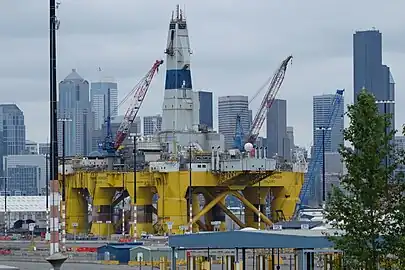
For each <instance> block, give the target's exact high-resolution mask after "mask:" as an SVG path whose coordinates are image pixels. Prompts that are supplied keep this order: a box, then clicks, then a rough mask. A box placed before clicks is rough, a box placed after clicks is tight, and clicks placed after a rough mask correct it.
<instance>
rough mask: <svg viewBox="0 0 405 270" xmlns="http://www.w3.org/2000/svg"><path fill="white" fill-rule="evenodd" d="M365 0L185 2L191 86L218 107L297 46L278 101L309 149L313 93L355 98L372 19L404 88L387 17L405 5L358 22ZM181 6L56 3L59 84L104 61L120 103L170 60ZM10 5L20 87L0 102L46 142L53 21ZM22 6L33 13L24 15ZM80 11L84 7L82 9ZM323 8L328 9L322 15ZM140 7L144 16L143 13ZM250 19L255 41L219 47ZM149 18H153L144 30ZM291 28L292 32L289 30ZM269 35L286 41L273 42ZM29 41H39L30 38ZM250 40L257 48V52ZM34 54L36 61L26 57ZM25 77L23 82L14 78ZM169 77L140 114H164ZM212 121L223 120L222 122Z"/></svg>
mask: <svg viewBox="0 0 405 270" xmlns="http://www.w3.org/2000/svg"><path fill="white" fill-rule="evenodd" d="M365 3H367V2H365V1H357V2H356V3H355V4H353V3H351V2H350V4H349V2H348V1H343V2H342V1H341V2H339V4H326V3H324V2H322V1H311V2H310V3H309V2H305V3H301V2H294V3H264V2H259V3H257V5H256V6H255V7H250V6H249V5H248V4H238V3H237V4H235V5H234V6H232V9H230V10H232V12H230V11H229V10H228V11H227V10H226V9H221V7H222V5H226V4H221V5H220V6H219V7H218V3H213V2H209V1H208V2H207V3H190V4H188V5H187V14H186V16H187V17H188V18H189V21H188V23H189V26H190V29H191V30H192V38H191V45H192V48H193V50H194V53H193V59H192V62H193V80H194V82H195V83H194V86H195V87H194V88H195V89H196V90H197V89H210V91H212V92H213V93H214V96H215V101H214V104H216V103H217V97H218V96H221V95H231V94H235V93H236V94H240V95H248V94H250V93H252V92H254V91H255V90H257V88H259V87H260V85H261V84H262V83H263V82H264V81H265V80H266V79H267V78H268V77H269V76H270V75H271V74H272V73H273V71H274V69H275V68H276V66H277V64H278V63H279V61H280V60H281V59H282V58H283V57H284V56H285V55H286V54H289V53H292V54H293V55H294V61H293V66H292V68H291V69H290V70H289V71H288V72H287V76H286V80H285V83H284V85H283V87H282V89H281V91H280V94H279V96H278V98H281V99H286V100H288V102H289V108H288V115H289V121H288V125H289V126H294V128H295V131H296V134H300V136H297V138H296V141H297V144H298V145H303V146H309V144H310V142H311V141H312V134H311V128H310V126H311V121H312V118H311V108H312V106H311V99H312V96H313V95H316V94H324V93H331V92H333V91H334V89H337V88H345V89H346V91H347V92H346V97H347V99H346V102H347V103H352V96H353V92H352V88H353V87H352V81H353V80H352V67H351V66H352V34H353V33H354V32H355V31H356V30H361V29H371V28H372V27H373V26H375V27H376V28H377V29H379V30H380V31H381V32H382V33H383V39H384V51H385V52H384V63H386V64H387V65H389V66H390V67H391V69H392V73H393V75H394V78H395V79H396V82H397V88H398V89H400V87H401V85H403V84H404V83H405V81H404V80H403V79H402V78H401V77H402V76H400V74H399V72H400V71H401V70H403V69H404V68H402V66H401V65H403V63H405V57H404V55H403V53H402V51H401V50H402V48H403V46H402V45H401V44H402V41H401V40H400V38H401V34H400V32H398V30H397V28H396V25H399V24H400V23H398V21H395V23H393V22H392V21H390V20H389V19H387V18H391V17H394V16H396V12H399V10H401V8H400V5H399V4H395V3H388V4H385V5H384V8H382V7H383V6H382V4H377V5H373V6H370V7H369V8H368V14H369V16H368V18H367V19H362V20H361V21H359V20H358V14H359V12H360V11H361V10H362V8H363V7H364V4H365ZM174 4H175V1H167V2H165V3H164V4H162V5H160V6H159V8H157V7H158V6H156V5H155V4H147V3H142V4H140V6H138V7H137V10H143V11H142V14H138V15H139V16H133V14H132V13H131V12H129V11H126V10H122V9H119V8H117V7H116V6H115V5H114V4H113V3H109V2H103V3H100V4H98V5H96V6H93V5H92V6H88V4H86V3H73V2H72V3H71V2H66V3H62V5H61V7H60V9H59V10H58V17H59V19H60V20H61V28H60V30H59V31H58V36H59V39H58V81H60V80H61V79H62V78H63V77H64V76H66V74H67V73H68V72H69V70H71V69H72V68H74V67H76V68H77V70H78V72H80V74H82V75H83V76H84V77H85V78H86V79H88V80H90V81H93V80H95V79H96V78H97V77H98V67H99V66H101V67H102V68H103V69H105V70H106V72H107V73H108V74H111V75H114V76H115V78H116V80H117V81H118V82H119V85H120V98H119V100H120V99H121V97H122V96H123V95H125V93H127V92H129V90H130V89H131V88H132V86H133V85H134V84H135V83H136V82H137V80H138V79H139V77H140V76H141V74H144V72H145V71H146V70H147V68H148V67H149V66H150V63H151V62H152V61H154V60H155V59H156V58H159V57H162V58H163V50H164V48H165V42H164V40H162V36H164V35H166V34H167V16H170V14H168V10H171V8H172V6H173V5H174ZM5 5H7V6H6V8H4V9H2V10H12V11H13V12H14V13H13V14H17V15H13V16H12V17H11V16H10V14H12V13H9V14H8V12H2V13H1V15H4V16H2V17H1V19H0V20H4V22H7V23H13V24H15V29H14V30H13V33H11V32H10V33H9V32H8V31H9V30H7V29H3V30H2V31H3V32H2V34H3V37H4V42H2V45H1V49H2V51H4V52H5V51H7V52H9V53H7V54H4V57H3V58H4V61H3V63H4V64H3V65H2V68H1V70H2V71H3V72H1V74H2V76H4V77H5V78H4V85H5V87H6V88H7V89H13V92H12V94H10V93H8V94H7V93H6V95H4V96H2V97H1V100H0V103H12V102H17V104H18V105H19V106H20V107H21V109H22V110H23V111H24V112H25V113H26V115H27V123H28V125H27V131H28V132H27V138H29V139H32V140H35V141H46V138H47V137H48V132H47V127H48V123H47V121H40V122H41V123H38V122H39V121H36V119H38V118H39V119H46V120H48V101H47V98H48V88H49V86H48V72H47V44H46V40H47V38H48V36H47V31H48V27H47V21H46V20H42V21H41V19H40V18H42V17H43V18H45V16H46V13H47V8H46V4H45V3H39V4H35V5H33V4H27V5H25V6H20V5H18V4H17V3H12V2H8V3H7V4H5ZM127 5H128V7H130V6H131V2H130V1H128V2H127ZM201 5H203V6H201ZM19 6H20V7H19ZM89 8H90V9H91V10H93V11H94V12H93V13H94V14H98V15H97V16H96V17H91V16H84V15H83V16H80V15H81V14H82V13H83V12H84V11H85V10H88V9H89ZM24 10H30V11H31V12H30V14H25V13H24ZM78 10H79V11H80V12H79V13H80V14H77V13H76V12H77V11H78ZM128 10H130V8H129V9H128ZM201 10H206V12H208V13H210V14H213V15H212V19H211V20H210V21H207V20H206V19H205V16H203V15H202V14H201ZM268 10H273V11H274V16H271V17H269V16H258V12H259V13H260V12H263V14H265V13H266V12H267V11H268ZM316 10H322V12H320V11H319V12H318V11H316ZM388 11H389V13H388ZM336 12H341V13H342V12H345V14H346V16H340V17H339V18H337V19H336V20H323V19H325V18H327V17H328V16H333V14H336ZM392 12H393V13H392ZM107 13H108V14H109V15H108V16H107V17H109V18H111V19H109V20H108V22H107V21H103V20H102V19H101V18H103V17H105V16H104V15H103V14H107ZM204 13H205V12H204ZM292 13H293V14H297V15H298V18H297V20H298V21H299V24H298V21H297V20H295V18H294V20H292V19H291V20H290V21H289V22H285V23H283V24H281V26H280V27H278V28H277V29H276V30H275V31H273V32H271V33H270V32H266V31H263V30H264V29H263V27H267V25H272V24H274V23H276V22H278V21H280V20H283V21H285V18H292V17H296V16H291V14H292ZM83 14H84V13H83ZM119 14H120V15H119ZM143 14H145V17H142V16H141V15H143ZM148 14H153V15H154V16H150V15H148ZM260 14H261V13H260ZM260 14H259V15H260ZM305 14H307V15H309V14H311V16H305V19H299V16H304V15H305ZM112 15H114V16H112ZM397 15H398V16H396V17H398V18H400V19H402V17H401V16H399V13H398V14H397ZM134 17H136V18H134ZM241 17H243V18H245V19H246V20H244V22H243V23H241V21H240V18H241ZM249 18H255V19H254V20H253V19H249ZM258 20H259V21H258ZM319 20H322V21H324V23H323V24H322V27H321V26H317V27H314V25H318V24H316V23H315V22H316V21H319ZM224 21H226V22H224ZM124 22H125V23H124ZM253 22H254V28H255V29H256V30H257V31H256V30H255V31H249V42H233V43H232V46H231V47H229V46H226V45H225V44H223V45H222V43H223V42H222V40H234V39H235V40H237V39H239V38H240V37H239V36H238V35H236V33H234V31H232V30H231V29H232V28H228V27H229V26H230V25H235V24H237V25H240V27H239V28H238V29H239V30H238V32H239V31H244V29H245V28H246V29H249V28H251V27H253V25H251V23H253ZM84 24H86V25H88V28H89V29H90V28H91V29H92V31H91V32H92V33H87V32H84V31H87V30H85V29H83V27H81V26H82V25H84ZM143 24H146V25H147V26H146V28H145V27H143ZM207 24H208V25H207ZM27 25H30V27H27ZM211 25H215V26H218V25H220V26H221V27H210V28H209V29H210V31H204V29H206V28H207V27H209V26H211ZM297 25H299V26H300V27H297ZM100 26H101V28H100ZM139 29H144V30H139ZM302 29H311V30H310V31H309V33H310V34H309V36H310V38H309V36H308V34H305V35H303V34H302V33H303V30H302ZM27 31H30V32H27ZM138 31H139V32H138ZM307 32H308V31H305V33H307ZM263 33H267V34H263ZM285 33H289V34H288V35H285ZM109 34H110V35H113V38H109V39H106V38H105V36H106V35H109ZM272 36H279V37H280V38H278V39H276V41H275V39H274V38H272ZM219 37H220V38H219ZM31 38H32V40H31ZM17 40H18V42H17ZM72 40H74V41H75V42H72ZM218 40H221V42H218ZM31 41H32V42H33V43H30V42H31ZM28 44H29V45H28ZM94 44H97V46H94ZM297 44H299V46H298V45H297ZM252 46H253V47H254V48H255V50H251V49H250V48H251V47H252ZM41 48H42V49H41ZM107 48H111V49H107ZM214 48H215V49H214ZM30 50H32V52H31V53H30ZM22 52H24V53H22ZM122 52H124V53H125V54H126V56H125V57H124V56H122ZM269 52H271V53H270V54H269ZM28 56H29V58H30V59H31V60H30V61H27V57H28ZM236 56H237V57H236ZM22 57H24V61H25V62H27V64H26V65H24V66H21V65H17V63H19V62H22V61H23V58H22ZM213 61H214V62H215V65H213ZM241 65H248V66H249V67H250V68H249V70H246V69H241V68H240V66H241ZM242 70H243V71H242ZM26 74H28V75H26ZM219 74H221V75H219ZM336 74H339V76H336ZM21 76H22V77H24V79H16V78H21ZM236 78H237V80H236ZM314 78H316V80H315V79H314ZM236 81H237V83H236ZM315 81H316V84H315V83H314V82H315ZM163 82H164V74H163V72H161V73H160V74H158V77H157V78H156V79H155V81H154V83H153V86H152V87H151V89H150V93H149V94H148V96H147V98H146V100H145V104H144V106H143V109H142V110H141V112H140V116H145V115H155V114H156V113H160V109H159V111H156V106H153V105H154V103H156V102H157V100H159V103H160V104H161V101H162V100H163V92H164V90H163V88H164V87H163ZM27 89H29V91H28V90H27ZM32 93H35V95H33V94H32ZM304 93H305V94H304ZM404 97H405V94H402V93H401V91H398V95H397V100H401V99H403V98H404ZM17 99H18V100H17ZM215 106H216V105H214V107H215ZM257 107H258V104H257V102H256V103H255V102H254V103H253V104H252V109H253V113H255V112H256V111H257ZM400 110H401V108H397V115H398V117H397V119H396V121H397V126H400V125H401V124H402V122H404V119H401V115H404V113H401V111H400ZM214 118H216V110H214ZM42 122H43V123H42ZM346 122H347V121H346ZM214 126H217V125H216V123H215V124H214ZM262 132H263V131H262Z"/></svg>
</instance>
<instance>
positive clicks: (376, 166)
mask: <svg viewBox="0 0 405 270" xmlns="http://www.w3.org/2000/svg"><path fill="white" fill-rule="evenodd" d="M347 114H348V116H349V118H350V125H349V127H348V128H347V129H345V130H344V139H345V141H347V142H349V143H351V145H352V147H353V148H354V149H355V150H353V149H352V148H348V147H344V146H342V147H341V149H340V154H341V155H342V159H343V161H344V162H345V164H346V168H347V174H346V175H344V176H342V178H341V182H340V183H341V188H334V189H333V191H332V193H331V195H330V197H329V199H328V202H327V204H326V209H325V215H326V218H327V219H328V220H329V221H331V223H332V226H333V227H334V228H336V229H340V230H342V231H344V232H343V233H342V235H340V236H338V237H336V236H332V237H331V240H332V241H333V242H334V243H335V246H336V248H338V249H340V250H342V251H343V252H344V254H345V264H346V267H347V268H348V269H367V270H374V269H378V264H379V261H380V260H381V258H385V257H386V255H387V254H389V252H390V248H389V247H388V245H387V243H386V242H383V241H381V237H380V236H381V235H386V234H387V233H389V232H390V231H391V227H392V225H391V222H389V221H388V219H387V218H386V216H387V215H390V214H391V213H392V212H393V203H392V202H393V201H394V200H396V199H397V198H394V197H395V196H393V195H392V194H391V193H390V192H391V191H393V190H392V186H393V182H394V181H393V179H394V170H395V163H396V158H395V157H394V156H393V147H392V144H391V143H390V141H392V140H393V136H394V134H395V132H394V131H391V132H387V131H388V130H389V127H390V116H388V115H381V114H380V113H379V111H378V107H377V104H376V102H375V98H374V96H373V95H372V94H370V93H368V92H367V91H366V90H364V89H363V91H362V92H361V93H360V94H359V95H358V98H357V103H356V104H355V105H350V106H348V112H347ZM387 157H390V158H389V162H387V160H386V158H387ZM395 194H398V193H397V192H396V191H395Z"/></svg>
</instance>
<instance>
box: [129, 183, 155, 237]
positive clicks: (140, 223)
mask: <svg viewBox="0 0 405 270" xmlns="http://www.w3.org/2000/svg"><path fill="white" fill-rule="evenodd" d="M152 198H153V193H152V189H151V188H149V187H145V188H137V191H136V208H137V215H136V221H137V222H136V233H137V235H138V237H140V236H141V233H142V232H146V233H153V232H154V231H153V220H152V216H153V212H154V207H153V205H152ZM131 212H132V211H131ZM132 215H133V212H132ZM130 219H131V221H133V216H132V217H131V218H130ZM133 230H134V225H133V226H131V235H134V233H133Z"/></svg>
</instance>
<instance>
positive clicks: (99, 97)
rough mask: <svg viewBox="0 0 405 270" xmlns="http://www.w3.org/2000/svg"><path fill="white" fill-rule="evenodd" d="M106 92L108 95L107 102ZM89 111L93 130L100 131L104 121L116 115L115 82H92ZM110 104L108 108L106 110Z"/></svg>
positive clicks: (116, 86)
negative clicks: (92, 121) (92, 117)
mask: <svg viewBox="0 0 405 270" xmlns="http://www.w3.org/2000/svg"><path fill="white" fill-rule="evenodd" d="M108 92H109V93H110V97H109V99H110V100H109V101H108ZM90 100H91V111H92V112H93V114H94V128H95V129H100V128H101V126H102V124H103V123H104V121H105V119H106V118H107V116H108V109H110V116H111V117H114V116H117V115H118V108H117V107H118V85H117V83H116V82H112V80H111V81H107V80H103V81H100V82H92V83H91V89H90ZM108 102H110V108H108Z"/></svg>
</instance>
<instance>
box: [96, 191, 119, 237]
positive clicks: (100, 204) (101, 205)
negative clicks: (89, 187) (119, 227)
mask: <svg viewBox="0 0 405 270" xmlns="http://www.w3.org/2000/svg"><path fill="white" fill-rule="evenodd" d="M114 194H115V189H112V188H99V187H97V188H95V190H94V192H93V193H92V194H91V195H92V196H93V220H92V225H91V233H92V234H94V235H98V236H107V234H108V232H110V233H113V224H112V223H111V224H107V222H106V221H112V220H111V219H112V210H111V202H112V198H113V196H114Z"/></svg>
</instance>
